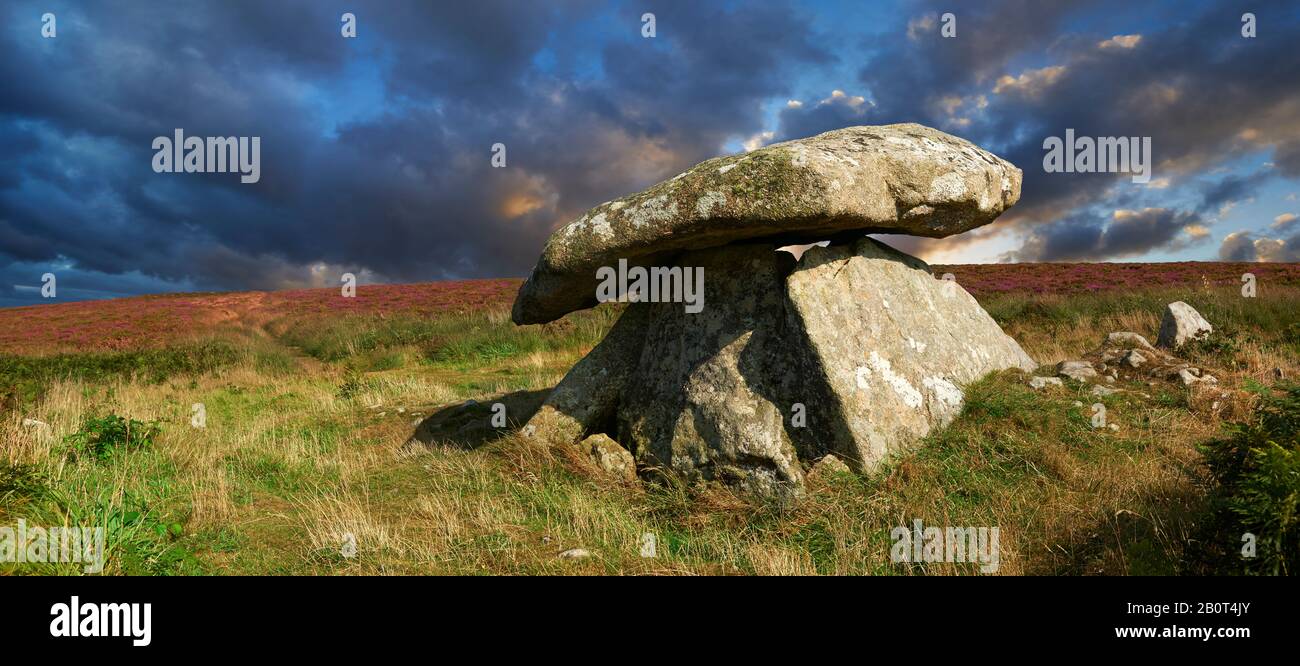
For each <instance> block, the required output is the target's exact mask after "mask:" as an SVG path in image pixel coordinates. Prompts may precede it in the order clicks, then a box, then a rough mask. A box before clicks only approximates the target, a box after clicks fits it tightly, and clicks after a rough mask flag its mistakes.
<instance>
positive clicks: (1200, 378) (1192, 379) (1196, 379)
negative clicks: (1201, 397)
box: [1178, 368, 1219, 386]
mask: <svg viewBox="0 0 1300 666" xmlns="http://www.w3.org/2000/svg"><path fill="white" fill-rule="evenodd" d="M1178 379H1179V380H1180V381H1182V383H1183V386H1191V385H1193V384H1217V383H1219V380H1218V379H1215V377H1214V376H1213V375H1209V374H1202V373H1201V371H1200V370H1198V369H1196V368H1183V369H1181V370H1179V371H1178Z"/></svg>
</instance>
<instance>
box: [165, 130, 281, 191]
mask: <svg viewBox="0 0 1300 666" xmlns="http://www.w3.org/2000/svg"><path fill="white" fill-rule="evenodd" d="M152 145H153V149H154V150H156V151H157V152H156V153H154V156H153V170H154V173H239V174H240V176H239V182H241V183H256V182H257V181H259V180H261V179H262V137H260V136H254V137H247V136H239V137H235V136H224V137H223V136H209V137H200V136H190V137H187V136H185V130H182V129H180V128H177V129H176V132H175V134H174V136H170V137H168V136H159V137H155V138H154V140H153V144H152Z"/></svg>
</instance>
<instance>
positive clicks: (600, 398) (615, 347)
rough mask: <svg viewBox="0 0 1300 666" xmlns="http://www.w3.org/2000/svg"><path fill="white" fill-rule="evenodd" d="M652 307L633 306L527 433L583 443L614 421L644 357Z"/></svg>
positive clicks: (548, 402)
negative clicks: (632, 376) (643, 345)
mask: <svg viewBox="0 0 1300 666" xmlns="http://www.w3.org/2000/svg"><path fill="white" fill-rule="evenodd" d="M649 319H650V305H648V304H645V303H633V304H631V305H629V306H628V308H627V309H626V310H625V311H624V312H623V314H622V315H621V316H620V317H619V318H618V321H617V322H615V323H614V326H613V328H611V329H610V331H609V333H606V334H605V339H604V340H601V341H600V344H598V345H596V347H595V348H594V349H592V350H591V353H589V354H587V355H586V356H585V357H583V358H582V359H581V360H580V361H578V363H577V364H576V365H574V366H573V368H572V369H570V370H569V373H568V374H566V375H565V376H564V379H562V380H560V383H559V384H557V385H556V386H555V389H554V390H552V391H551V394H550V395H548V396H547V397H546V401H545V402H543V403H542V406H541V408H539V409H538V410H537V413H536V414H534V415H533V417H532V418H531V419H529V420H528V423H527V425H525V426H524V432H525V433H527V434H529V435H530V436H532V437H540V438H542V439H545V440H550V441H562V442H577V441H578V440H580V439H582V438H583V437H585V436H587V435H589V434H591V433H593V432H596V431H597V430H600V429H602V428H604V427H606V426H611V425H612V423H613V420H614V412H615V408H616V406H617V404H618V398H619V394H620V393H621V392H622V391H623V386H624V384H625V383H626V382H627V378H628V376H629V375H630V374H631V373H632V370H633V369H635V368H636V365H637V363H638V360H639V359H640V357H641V346H642V344H643V342H644V340H645V335H646V328H647V324H648V322H649Z"/></svg>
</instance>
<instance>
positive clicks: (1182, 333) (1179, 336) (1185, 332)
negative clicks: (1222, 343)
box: [1156, 301, 1214, 349]
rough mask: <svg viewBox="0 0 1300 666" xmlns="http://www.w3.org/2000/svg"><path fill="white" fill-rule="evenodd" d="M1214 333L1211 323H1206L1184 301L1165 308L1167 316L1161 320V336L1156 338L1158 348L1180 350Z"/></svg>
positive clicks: (1175, 302) (1199, 314)
mask: <svg viewBox="0 0 1300 666" xmlns="http://www.w3.org/2000/svg"><path fill="white" fill-rule="evenodd" d="M1212 332H1214V327H1213V326H1211V325H1210V322H1208V321H1205V318H1204V317H1202V316H1201V313H1199V312H1197V311H1196V309H1195V308H1193V307H1192V306H1190V305H1188V304H1186V303H1184V302H1182V301H1174V302H1173V303H1170V304H1169V305H1167V306H1166V307H1165V316H1164V318H1163V319H1161V320H1160V336H1159V337H1158V338H1156V346H1157V347H1164V348H1165V349H1178V348H1179V347H1181V346H1183V345H1184V344H1187V343H1188V342H1191V341H1192V340H1196V339H1198V338H1202V337H1204V336H1207V335H1209V334H1210V333H1212Z"/></svg>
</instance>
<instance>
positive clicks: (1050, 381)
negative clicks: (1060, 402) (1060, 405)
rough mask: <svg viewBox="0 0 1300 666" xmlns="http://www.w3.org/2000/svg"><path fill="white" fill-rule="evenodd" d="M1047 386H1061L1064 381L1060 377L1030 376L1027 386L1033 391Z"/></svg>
mask: <svg viewBox="0 0 1300 666" xmlns="http://www.w3.org/2000/svg"><path fill="white" fill-rule="evenodd" d="M1049 386H1055V387H1058V388H1059V387H1063V386H1065V382H1062V381H1061V378H1060V377H1031V378H1030V379H1029V388H1031V389H1034V390H1035V391H1041V390H1042V389H1045V388H1047V387H1049Z"/></svg>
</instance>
